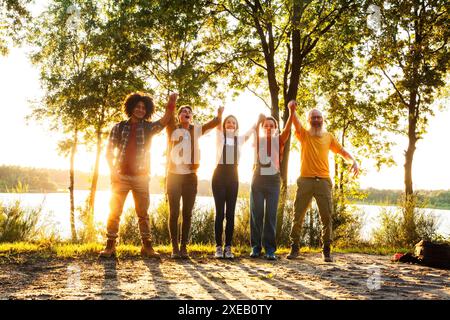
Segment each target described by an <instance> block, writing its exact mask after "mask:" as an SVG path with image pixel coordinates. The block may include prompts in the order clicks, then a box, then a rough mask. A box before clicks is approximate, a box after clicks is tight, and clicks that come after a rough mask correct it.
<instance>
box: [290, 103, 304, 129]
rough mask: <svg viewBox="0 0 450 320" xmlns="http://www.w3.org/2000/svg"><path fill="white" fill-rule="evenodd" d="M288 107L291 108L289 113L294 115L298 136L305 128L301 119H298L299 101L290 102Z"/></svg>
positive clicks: (293, 121)
mask: <svg viewBox="0 0 450 320" xmlns="http://www.w3.org/2000/svg"><path fill="white" fill-rule="evenodd" d="M288 107H289V111H290V112H291V114H292V123H293V124H294V128H295V132H296V133H297V134H301V132H302V128H303V126H302V124H301V122H300V119H299V118H298V116H297V112H296V109H297V101H295V100H291V101H289V104H288Z"/></svg>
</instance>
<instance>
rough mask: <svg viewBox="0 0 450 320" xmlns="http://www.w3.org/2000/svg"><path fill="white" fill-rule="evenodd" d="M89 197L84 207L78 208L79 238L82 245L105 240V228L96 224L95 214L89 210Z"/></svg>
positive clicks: (100, 224)
mask: <svg viewBox="0 0 450 320" xmlns="http://www.w3.org/2000/svg"><path fill="white" fill-rule="evenodd" d="M88 203H89V196H88V197H87V198H86V200H85V203H84V205H83V206H79V207H77V208H76V211H77V212H78V218H79V221H78V224H77V225H78V226H79V227H78V228H77V237H78V242H80V243H90V242H97V241H99V240H101V241H103V240H104V238H105V226H104V225H103V224H102V223H95V222H94V213H93V212H92V211H91V210H90V209H89V205H88Z"/></svg>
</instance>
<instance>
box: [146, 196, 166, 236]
mask: <svg viewBox="0 0 450 320" xmlns="http://www.w3.org/2000/svg"><path fill="white" fill-rule="evenodd" d="M150 225H151V232H152V240H153V242H154V243H156V244H169V243H170V234H169V203H168V201H167V200H165V199H164V200H161V201H160V203H159V204H158V207H157V208H156V212H155V215H151V216H150Z"/></svg>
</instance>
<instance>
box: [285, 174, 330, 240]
mask: <svg viewBox="0 0 450 320" xmlns="http://www.w3.org/2000/svg"><path fill="white" fill-rule="evenodd" d="M331 189H332V183H331V179H330V178H303V177H300V178H298V180H297V194H296V197H295V202H294V210H295V214H294V220H293V224H292V230H291V235H290V238H291V246H292V247H295V248H298V247H299V243H300V234H301V230H302V225H303V220H304V218H305V214H306V211H307V210H308V207H309V206H310V204H311V200H312V198H313V197H314V198H315V199H316V202H317V206H318V207H319V214H320V220H321V222H322V244H323V246H325V247H326V246H330V244H331V231H332V221H331V215H332V213H333V205H332V198H331Z"/></svg>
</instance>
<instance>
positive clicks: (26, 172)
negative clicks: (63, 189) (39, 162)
mask: <svg viewBox="0 0 450 320" xmlns="http://www.w3.org/2000/svg"><path fill="white" fill-rule="evenodd" d="M56 189H57V187H56V184H55V183H54V182H53V181H51V180H50V176H49V174H48V173H47V172H45V171H42V170H39V169H34V168H21V167H18V166H6V165H2V166H0V192H16V193H23V192H54V191H56Z"/></svg>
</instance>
